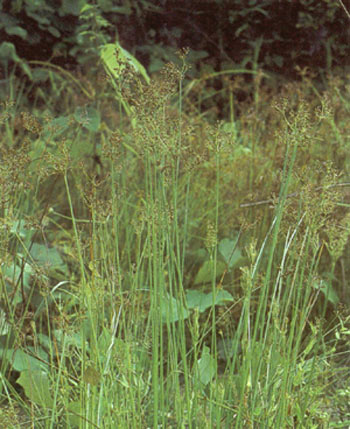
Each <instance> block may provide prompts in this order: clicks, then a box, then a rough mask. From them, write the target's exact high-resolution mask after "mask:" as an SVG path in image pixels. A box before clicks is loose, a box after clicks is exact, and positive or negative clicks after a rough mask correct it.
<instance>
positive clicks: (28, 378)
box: [17, 370, 54, 408]
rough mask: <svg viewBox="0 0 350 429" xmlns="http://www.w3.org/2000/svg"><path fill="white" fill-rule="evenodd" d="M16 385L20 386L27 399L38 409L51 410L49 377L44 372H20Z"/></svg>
mask: <svg viewBox="0 0 350 429" xmlns="http://www.w3.org/2000/svg"><path fill="white" fill-rule="evenodd" d="M17 383H18V384H20V385H21V386H22V387H23V389H24V393H25V394H26V396H27V398H28V399H30V400H31V401H32V402H34V403H35V404H37V405H39V406H40V407H46V408H52V407H53V405H54V401H53V399H52V396H51V386H50V383H49V376H48V374H47V373H46V372H45V371H40V370H37V371H22V372H21V375H20V377H19V379H18V380H17Z"/></svg>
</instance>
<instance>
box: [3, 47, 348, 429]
mask: <svg viewBox="0 0 350 429" xmlns="http://www.w3.org/2000/svg"><path fill="white" fill-rule="evenodd" d="M182 59H183V67H182V68H180V69H178V68H176V67H175V66H174V65H172V64H169V65H167V66H166V67H165V68H164V70H163V71H162V73H161V74H160V75H159V76H156V77H154V79H152V80H151V82H150V83H149V84H147V83H144V82H143V81H142V80H141V78H139V77H138V75H137V74H136V72H135V70H134V69H133V68H132V67H129V66H127V65H125V66H124V67H123V69H122V70H123V74H122V76H121V79H120V86H119V87H118V88H116V87H115V88H114V90H117V91H118V97H117V100H118V101H119V103H121V105H122V106H123V108H124V109H125V110H126V111H127V112H128V116H127V117H125V116H123V115H122V113H121V110H122V109H119V110H117V109H115V107H114V106H113V105H107V106H106V104H103V103H104V101H103V100H104V97H103V96H101V95H100V98H99V104H98V105H96V106H93V105H90V106H87V107H84V106H83V107H82V106H79V105H78V106H73V107H74V108H75V110H74V109H72V111H71V112H67V113H66V114H65V115H61V116H56V117H55V114H54V112H51V111H50V110H46V111H39V110H38V111H33V112H28V111H23V112H22V111H21V104H20V103H18V102H16V93H15V91H14V92H13V91H12V92H11V93H10V95H11V97H10V98H9V100H8V102H6V103H4V104H3V106H2V108H3V109H2V116H1V166H0V184H1V186H0V189H1V199H0V204H1V205H0V210H1V216H0V219H1V229H0V233H1V249H0V251H1V253H0V258H1V265H0V267H1V268H0V270H1V271H0V279H1V307H0V308H1V313H0V315H1V319H0V320H1V325H0V326H1V336H0V341H1V343H0V353H1V390H0V394H1V401H2V408H1V413H0V423H1V425H2V426H4V425H5V426H4V427H12V428H20V427H26V428H28V427H33V428H95V427H96V428H126V427H127V428H147V427H153V428H157V427H164V428H165V427H166V428H171V427H173V428H175V427H176V428H185V427H186V428H202V427H211V428H249V427H251V428H262V427H268V428H283V427H285V428H289V427H290V428H331V427H345V426H344V425H348V424H350V415H349V413H350V410H349V406H348V403H349V388H348V386H347V384H346V382H345V379H346V377H347V376H348V370H347V364H348V355H347V345H348V340H347V338H348V335H349V313H348V309H347V307H346V306H347V305H348V304H349V295H348V291H347V278H348V277H349V274H350V273H349V268H348V264H347V263H346V260H347V257H348V253H349V246H348V243H347V241H348V236H349V214H348V208H349V201H348V200H349V192H348V187H347V186H348V183H347V176H348V170H349V166H348V162H349V159H348V136H347V123H348V121H347V117H348V110H349V99H348V94H347V92H346V91H345V89H346V88H345V84H344V81H342V80H341V79H340V78H335V77H330V78H329V82H328V83H327V87H326V89H324V90H322V91H320V90H318V89H317V88H316V86H315V85H314V83H313V82H312V80H311V79H309V78H308V76H307V74H305V72H304V74H303V75H302V79H301V82H300V83H298V84H296V83H295V84H290V85H287V86H285V87H284V88H283V89H282V91H280V92H278V93H277V92H276V93H275V92H274V91H272V90H268V88H267V87H266V88H265V86H264V81H263V79H261V76H260V77H259V79H258V80H257V82H256V89H255V90H256V96H255V97H254V99H253V101H251V102H250V103H249V104H248V103H246V105H237V104H236V103H235V91H236V90H237V89H239V88H240V85H239V83H237V82H236V83H235V82H234V81H232V82H231V86H230V88H231V89H230V90H231V93H230V94H231V95H230V109H231V114H230V120H229V121H226V122H223V121H221V122H218V123H215V122H210V121H206V120H205V119H204V118H203V117H202V115H201V114H200V112H199V111H198V109H197V107H196V106H195V105H194V102H193V97H192V98H191V97H189V98H188V99H187V98H186V97H183V93H186V91H185V88H183V86H184V77H185V74H186V64H185V56H184V55H183V56H182ZM106 82H107V83H106ZM106 82H105V83H104V85H103V88H104V91H107V88H108V81H106ZM71 95H72V94H71ZM69 96H70V95H69V94H68V95H67V97H69ZM74 97H75V94H74ZM106 99H107V97H106ZM69 104H70V103H69V102H68V101H67V100H65V105H67V106H69ZM48 105H49V106H50V105H54V104H50V102H48ZM106 109H107V110H108V109H115V111H116V112H114V113H113V111H112V112H110V115H109V118H113V120H114V121H115V122H116V123H115V124H114V125H113V124H112V125H111V124H110V121H109V122H108V121H107V122H106V121H105V120H104V117H103V116H101V112H102V111H106ZM113 114H114V116H113Z"/></svg>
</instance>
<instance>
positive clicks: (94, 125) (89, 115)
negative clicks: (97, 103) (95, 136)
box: [74, 106, 101, 132]
mask: <svg viewBox="0 0 350 429" xmlns="http://www.w3.org/2000/svg"><path fill="white" fill-rule="evenodd" d="M74 118H75V120H76V121H77V122H78V123H79V124H80V125H82V126H83V127H84V128H86V129H87V130H89V131H92V132H96V131H98V129H99V128H100V124H101V116H100V112H99V111H98V110H96V109H95V108H94V107H90V106H88V107H77V108H76V109H75V112H74Z"/></svg>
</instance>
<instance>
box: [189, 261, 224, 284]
mask: <svg viewBox="0 0 350 429" xmlns="http://www.w3.org/2000/svg"><path fill="white" fill-rule="evenodd" d="M225 269H226V264H225V263H224V262H222V261H218V262H217V264H216V276H217V277H218V276H221V275H222V274H223V272H224V271H225ZM212 280H213V263H212V262H211V261H205V262H204V263H203V265H202V266H201V267H200V269H199V271H198V273H197V275H196V277H195V279H194V284H195V285H198V284H200V283H210V282H211V281H212Z"/></svg>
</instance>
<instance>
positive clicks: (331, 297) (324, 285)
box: [313, 280, 339, 305]
mask: <svg viewBox="0 0 350 429" xmlns="http://www.w3.org/2000/svg"><path fill="white" fill-rule="evenodd" d="M313 287H314V288H315V289H319V290H320V291H321V292H322V293H323V294H324V296H325V297H326V299H327V300H328V301H330V302H331V303H332V304H333V305H337V304H338V302H339V297H338V294H337V292H336V291H335V290H334V288H333V286H332V283H331V282H328V281H326V280H321V281H320V282H319V283H314V284H313Z"/></svg>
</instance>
